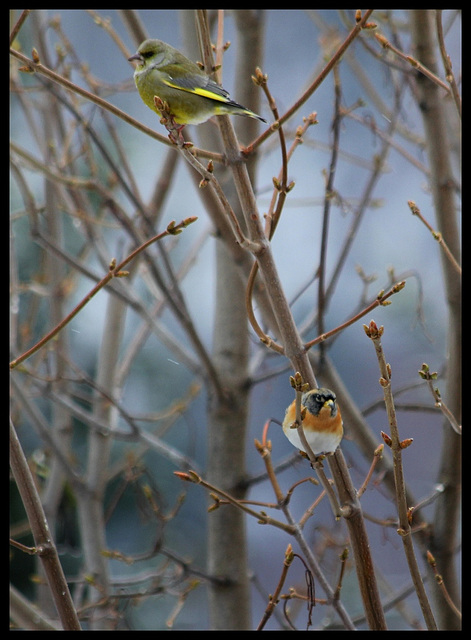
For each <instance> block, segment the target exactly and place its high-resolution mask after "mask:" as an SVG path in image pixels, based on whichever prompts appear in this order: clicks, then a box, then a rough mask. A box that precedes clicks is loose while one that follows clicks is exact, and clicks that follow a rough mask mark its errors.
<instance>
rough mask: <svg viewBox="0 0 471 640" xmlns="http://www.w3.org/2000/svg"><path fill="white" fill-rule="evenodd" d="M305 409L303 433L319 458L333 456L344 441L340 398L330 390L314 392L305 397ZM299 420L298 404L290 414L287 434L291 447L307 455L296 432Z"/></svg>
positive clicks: (291, 408)
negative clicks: (297, 415) (338, 400)
mask: <svg viewBox="0 0 471 640" xmlns="http://www.w3.org/2000/svg"><path fill="white" fill-rule="evenodd" d="M301 405H302V407H305V408H306V415H305V416H304V419H303V430H304V435H305V436H306V440H307V442H308V444H309V446H310V447H311V449H312V450H313V452H314V453H315V454H316V455H318V454H321V453H333V452H334V451H335V450H336V449H337V447H338V446H339V444H340V441H341V440H342V437H343V422H342V416H341V413H340V409H339V406H338V404H337V398H336V395H335V393H334V392H333V391H331V390H330V389H311V390H310V391H307V392H306V393H304V394H303V396H302V399H301ZM295 420H296V410H295V401H293V402H292V403H291V404H290V406H289V407H288V408H287V410H286V415H285V419H284V420H283V431H284V434H285V436H286V437H287V438H288V440H289V441H290V442H291V444H292V445H293V446H294V447H296V448H297V449H299V450H300V451H304V447H303V445H302V443H301V439H300V437H299V434H298V430H297V428H296V427H295V428H292V425H293V424H294V422H295Z"/></svg>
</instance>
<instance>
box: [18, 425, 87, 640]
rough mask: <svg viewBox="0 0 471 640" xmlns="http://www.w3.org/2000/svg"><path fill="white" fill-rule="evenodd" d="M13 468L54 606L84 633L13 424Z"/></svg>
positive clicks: (66, 626) (64, 621) (64, 620)
mask: <svg viewBox="0 0 471 640" xmlns="http://www.w3.org/2000/svg"><path fill="white" fill-rule="evenodd" d="M10 466H11V470H12V472H13V476H14V478H15V481H16V484H17V486H18V491H19V492H20V495H21V499H22V501H23V505H24V507H25V510H26V514H27V516H28V520H29V524H30V527H31V531H32V533H33V538H34V544H35V545H36V552H37V554H38V556H39V558H40V559H41V562H42V565H43V567H44V572H45V574H46V577H47V581H48V584H49V588H50V590H51V594H52V598H53V600H54V604H55V605H56V608H57V611H58V613H59V617H60V620H61V622H62V626H63V629H64V630H70V631H80V630H81V626H80V622H79V620H78V617H77V613H76V611H75V608H74V605H73V602H72V598H71V596H70V592H69V587H68V585H67V582H66V579H65V576H64V572H63V570H62V566H61V563H60V561H59V555H58V553H57V549H56V546H55V544H54V540H53V539H52V536H51V532H50V530H49V527H48V524H47V520H46V516H45V514H44V511H43V508H42V505H41V500H40V498H39V495H38V492H37V490H36V486H35V484H34V480H33V476H32V475H31V471H30V470H29V467H28V462H27V461H26V458H25V455H24V453H23V449H22V448H21V445H20V442H19V440H18V436H17V435H16V431H15V428H14V426H13V425H12V424H11V423H10Z"/></svg>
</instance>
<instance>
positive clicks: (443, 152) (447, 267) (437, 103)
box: [411, 10, 462, 630]
mask: <svg viewBox="0 0 471 640" xmlns="http://www.w3.org/2000/svg"><path fill="white" fill-rule="evenodd" d="M411 27H412V37H413V42H414V46H415V55H416V58H417V60H419V61H420V62H421V63H422V64H423V65H424V66H425V67H427V68H428V69H430V70H431V71H432V72H434V73H437V62H436V39H435V37H434V11H432V10H420V11H413V12H412V14H411ZM417 89H418V92H419V106H420V109H421V112H422V118H423V122H424V128H425V137H426V141H427V153H428V158H429V162H430V173H431V176H430V187H431V189H432V193H433V199H434V207H435V214H436V217H437V224H436V227H437V229H438V230H439V231H440V232H441V233H442V235H443V238H444V240H445V242H446V244H447V245H448V247H449V249H450V251H451V253H452V254H453V255H454V256H455V258H457V259H459V256H460V242H459V232H458V224H457V211H456V204H455V195H454V183H455V182H454V178H453V173H452V166H451V161H450V153H451V149H450V141H449V137H448V127H447V121H446V115H445V105H444V101H443V95H442V91H441V90H440V88H439V87H438V86H437V85H436V84H434V83H433V82H431V81H430V80H429V79H428V78H427V77H425V76H424V75H422V74H420V73H418V74H417ZM441 257H442V269H443V275H444V282H445V289H446V296H447V300H448V350H447V351H448V362H447V389H446V403H447V406H448V407H449V408H450V410H451V412H452V413H453V415H454V416H455V418H456V419H457V420H461V349H462V347H461V339H462V338H461V283H460V279H459V277H458V276H457V273H456V271H455V269H454V268H453V266H452V265H451V263H450V262H449V261H448V260H447V259H446V258H445V257H444V256H443V254H441ZM444 429H445V437H444V439H443V448H442V458H441V464H440V472H439V477H438V479H437V482H440V483H443V485H444V487H445V491H444V492H443V493H442V494H441V496H440V498H439V499H438V500H437V502H436V507H435V518H434V535H433V548H432V552H433V554H434V556H435V559H436V561H437V566H438V570H439V572H440V573H441V574H442V576H443V579H444V581H445V584H446V587H447V589H448V592H449V593H450V595H451V598H452V600H454V602H458V601H459V595H460V594H459V586H458V576H457V575H456V565H455V562H454V556H455V548H456V537H457V528H458V523H459V517H460V515H459V514H460V504H461V436H459V435H458V434H456V433H455V432H454V431H452V430H451V429H450V427H449V426H448V425H445V426H444ZM435 596H436V603H437V606H438V607H439V626H440V628H442V629H448V630H451V629H455V628H457V625H458V624H459V621H458V620H457V619H456V617H455V616H454V614H453V613H452V611H451V610H450V608H449V607H448V606H447V604H446V603H445V602H444V600H443V596H442V595H441V592H440V591H439V588H438V586H437V587H436V592H435Z"/></svg>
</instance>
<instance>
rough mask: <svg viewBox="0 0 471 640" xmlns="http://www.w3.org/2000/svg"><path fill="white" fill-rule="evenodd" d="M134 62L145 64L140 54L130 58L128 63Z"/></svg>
mask: <svg viewBox="0 0 471 640" xmlns="http://www.w3.org/2000/svg"><path fill="white" fill-rule="evenodd" d="M133 60H136V62H144V58H143V57H142V56H141V54H140V53H135V54H134V55H133V56H131V57H130V58H128V62H132V61H133Z"/></svg>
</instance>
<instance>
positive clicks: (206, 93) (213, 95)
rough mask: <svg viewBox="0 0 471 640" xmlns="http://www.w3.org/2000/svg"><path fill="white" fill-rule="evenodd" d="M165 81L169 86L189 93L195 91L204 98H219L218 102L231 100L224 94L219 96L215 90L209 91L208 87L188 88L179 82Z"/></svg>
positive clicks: (194, 92)
mask: <svg viewBox="0 0 471 640" xmlns="http://www.w3.org/2000/svg"><path fill="white" fill-rule="evenodd" d="M163 82H164V84H166V85H167V86H168V87H171V88H172V89H179V90H180V91H187V92H188V93H193V94H196V95H197V96H202V97H203V98H210V99H211V100H217V101H218V102H229V100H228V99H227V98H225V97H224V96H219V95H218V94H217V93H214V91H208V90H207V89H202V88H201V87H193V88H187V87H181V86H179V85H177V84H173V83H172V82H169V81H168V80H164V81H163Z"/></svg>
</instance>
